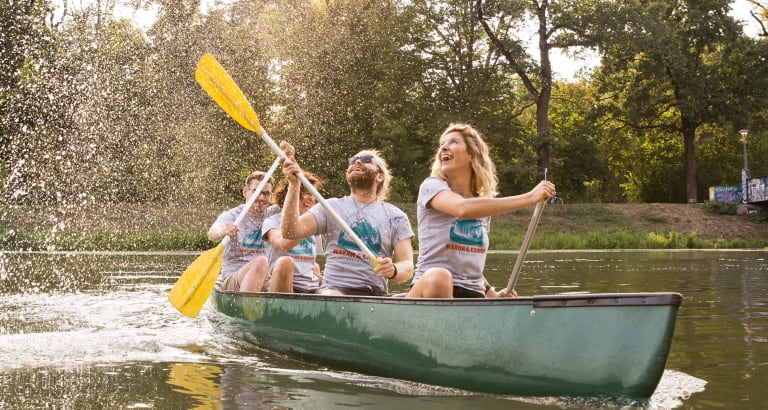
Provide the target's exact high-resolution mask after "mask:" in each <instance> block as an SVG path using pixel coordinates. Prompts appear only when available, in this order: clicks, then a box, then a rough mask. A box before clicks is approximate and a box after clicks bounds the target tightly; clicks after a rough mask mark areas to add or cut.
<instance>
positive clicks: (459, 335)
mask: <svg viewBox="0 0 768 410" xmlns="http://www.w3.org/2000/svg"><path fill="white" fill-rule="evenodd" d="M681 303H682V296H681V295H680V294H678V293H621V294H586V295H566V296H561V295H553V296H534V297H518V298H513V299H405V298H398V297H337V296H317V295H302V294H284V293H236V292H218V291H217V292H214V304H215V308H216V311H217V312H216V313H215V314H213V315H211V320H212V321H213V323H214V324H215V326H216V327H217V328H219V329H220V330H221V331H224V332H227V333H228V334H230V335H232V336H234V337H236V338H239V339H243V340H246V341H248V342H250V343H253V344H254V345H256V346H258V347H260V348H263V349H267V350H270V351H274V352H278V353H281V354H285V355H288V356H290V357H294V358H297V359H301V360H305V361H311V362H315V363H320V364H323V365H327V366H330V367H333V368H336V369H342V370H350V371H355V372H359V373H364V374H369V375H376V376H385V377H391V378H398V379H404V380H411V381H416V382H421V383H427V384H433V385H439V386H448V387H454V388H459V389H465V390H471V391H478V392H488V393H495V394H505V395H516V396H587V397H594V396H608V397H628V398H648V397H650V396H651V394H652V393H653V391H654V389H655V388H656V385H657V384H658V382H659V380H660V378H661V375H662V373H663V372H664V366H665V364H666V361H667V356H668V355H669V350H670V346H671V344H672V335H673V332H674V328H675V320H676V318H677V310H678V308H679V307H680V304H681Z"/></svg>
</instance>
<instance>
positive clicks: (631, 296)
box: [216, 289, 683, 308]
mask: <svg viewBox="0 0 768 410" xmlns="http://www.w3.org/2000/svg"><path fill="white" fill-rule="evenodd" d="M216 292H217V293H220V294H226V295H232V296H237V297H243V298H262V299H297V300H313V301H327V302H345V303H349V302H360V303H371V304H396V305H425V306H496V305H499V306H508V305H529V306H534V307H537V308H546V307H553V308H554V307H557V308H565V307H590V306H675V307H679V306H681V305H682V302H683V296H682V295H681V294H679V293H676V292H642V293H587V294H576V295H541V296H520V297H516V298H494V299H426V298H418V299H416V298H403V297H393V296H329V295H316V294H306V293H274V292H234V291H222V290H218V289H217V290H216Z"/></svg>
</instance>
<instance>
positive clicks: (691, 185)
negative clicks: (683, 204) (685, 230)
mask: <svg viewBox="0 0 768 410" xmlns="http://www.w3.org/2000/svg"><path fill="white" fill-rule="evenodd" d="M681 122H682V131H683V147H684V150H685V194H686V197H687V198H688V203H689V204H693V203H696V202H697V201H698V192H697V188H696V185H697V184H696V147H695V141H694V137H696V124H695V123H694V121H691V120H690V119H689V118H688V117H687V116H685V114H683V116H682V118H681Z"/></svg>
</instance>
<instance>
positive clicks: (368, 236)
mask: <svg viewBox="0 0 768 410" xmlns="http://www.w3.org/2000/svg"><path fill="white" fill-rule="evenodd" d="M349 227H350V228H352V232H354V233H355V234H357V236H358V237H359V238H360V240H361V241H363V243H364V244H365V246H367V247H368V249H370V250H371V252H373V253H376V254H378V253H381V233H379V231H378V229H376V228H374V227H373V226H371V224H370V223H368V221H366V220H363V221H360V222H355V223H353V224H352V225H350V226H349ZM338 242H339V246H341V247H343V248H346V249H354V250H357V251H362V249H360V248H359V247H358V246H357V244H356V243H355V242H354V241H353V240H352V239H348V238H347V237H346V232H345V231H343V230H342V231H341V232H340V233H339V241H338Z"/></svg>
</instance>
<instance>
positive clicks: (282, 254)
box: [262, 172, 323, 293]
mask: <svg viewBox="0 0 768 410" xmlns="http://www.w3.org/2000/svg"><path fill="white" fill-rule="evenodd" d="M304 176H306V177H307V180H308V181H309V182H310V183H311V184H312V185H313V186H314V187H315V189H319V188H320V186H321V185H322V184H323V181H322V180H321V179H320V177H318V176H317V175H315V174H312V173H310V172H304ZM287 194H288V181H287V180H285V179H284V180H282V181H280V182H279V183H278V184H277V188H276V189H275V193H274V195H273V199H274V202H275V204H276V205H278V206H280V207H281V208H282V207H283V205H284V204H285V197H286V196H287ZM316 202H317V201H316V200H315V197H314V196H313V195H312V193H311V192H309V191H307V190H306V189H304V187H301V190H300V195H299V214H302V215H303V214H304V213H305V212H307V211H308V210H309V209H310V208H311V207H312V206H313V205H315V203H316ZM281 219H282V216H281V214H275V215H272V216H270V217H269V218H267V219H266V220H265V221H264V225H263V227H262V232H264V240H265V241H266V242H267V256H268V259H269V275H268V278H269V279H268V285H267V286H268V289H269V291H270V292H283V293H315V292H316V291H317V288H318V286H319V284H320V281H321V279H322V276H321V274H320V266H319V265H318V264H317V262H315V257H316V255H317V250H318V249H320V247H321V239H320V237H319V236H318V235H312V236H307V237H305V238H302V239H286V238H283V235H282V234H281V233H280V220H281Z"/></svg>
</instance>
